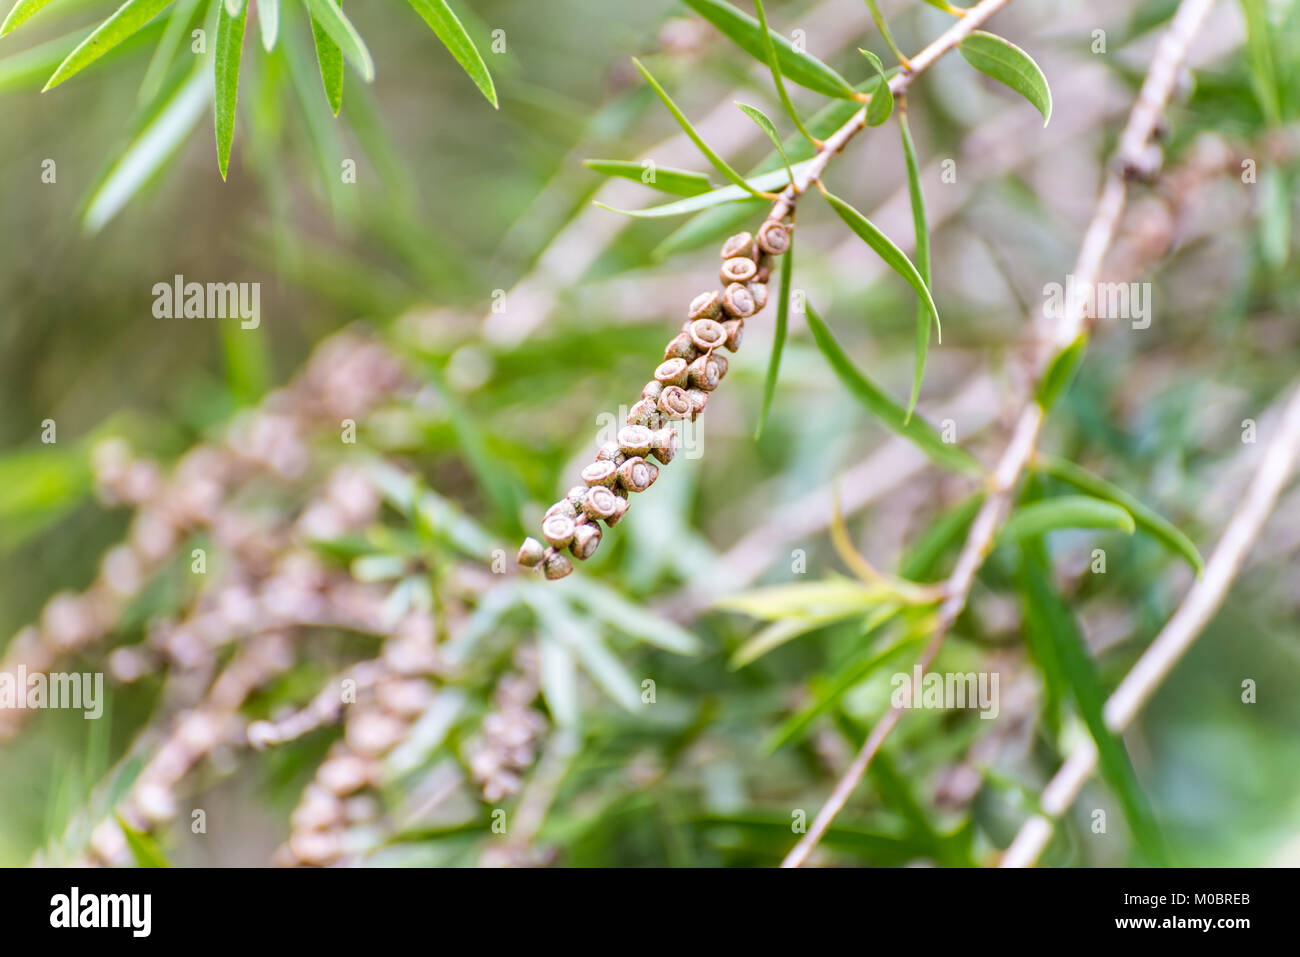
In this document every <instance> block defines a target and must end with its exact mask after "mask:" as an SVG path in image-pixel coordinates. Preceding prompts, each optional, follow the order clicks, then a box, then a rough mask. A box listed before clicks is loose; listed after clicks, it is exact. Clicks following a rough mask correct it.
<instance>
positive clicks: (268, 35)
mask: <svg viewBox="0 0 1300 957" xmlns="http://www.w3.org/2000/svg"><path fill="white" fill-rule="evenodd" d="M257 22H258V26H259V27H260V29H261V32H262V49H263V50H265V51H266V52H267V53H270V52H271V51H272V50H274V49H275V43H276V41H277V40H279V39H280V0H257Z"/></svg>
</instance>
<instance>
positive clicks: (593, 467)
mask: <svg viewBox="0 0 1300 957" xmlns="http://www.w3.org/2000/svg"><path fill="white" fill-rule="evenodd" d="M617 472H618V466H617V465H615V464H614V463H613V462H608V461H600V462H592V463H591V464H590V465H588V466H587V467H586V468H584V469H583V470H582V473H581V478H582V480H583V481H584V482H586V483H587V484H588V485H613V484H614V480H615V479H614V476H615V475H616V473H617Z"/></svg>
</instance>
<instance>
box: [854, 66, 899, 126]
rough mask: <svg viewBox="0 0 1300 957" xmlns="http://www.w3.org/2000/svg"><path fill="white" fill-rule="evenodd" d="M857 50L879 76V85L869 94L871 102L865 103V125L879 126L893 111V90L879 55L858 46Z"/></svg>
mask: <svg viewBox="0 0 1300 957" xmlns="http://www.w3.org/2000/svg"><path fill="white" fill-rule="evenodd" d="M858 52H859V53H861V54H862V55H863V56H864V57H866V58H867V62H868V63H870V64H871V66H872V69H874V70H875V71H876V75H877V76H878V77H880V86H879V87H877V88H876V91H875V92H874V93H872V94H871V102H870V103H868V104H867V125H868V126H880V125H881V124H882V123H884V122H885V121H886V120H888V119H889V117H890V114H891V113H893V112H894V91H893V90H891V89H890V88H889V82H888V78H887V77H886V76H885V66H884V64H883V63H881V62H880V57H878V56H876V55H875V54H874V53H872V52H871V51H870V50H864V49H862V48H861V47H859V48H858Z"/></svg>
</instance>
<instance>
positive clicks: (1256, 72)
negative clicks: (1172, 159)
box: [0, 0, 1282, 125]
mask: <svg viewBox="0 0 1300 957" xmlns="http://www.w3.org/2000/svg"><path fill="white" fill-rule="evenodd" d="M1241 9H1242V13H1243V14H1245V18H1246V54H1247V56H1246V59H1247V61H1248V62H1249V64H1250V82H1251V86H1252V87H1253V88H1254V90H1255V98H1256V99H1257V100H1259V106H1260V109H1261V111H1263V113H1264V119H1266V120H1267V121H1268V122H1269V123H1270V124H1272V125H1276V124H1278V123H1280V122H1281V121H1282V110H1281V106H1280V105H1279V100H1278V83H1277V70H1276V68H1275V67H1274V64H1273V43H1272V37H1273V30H1272V28H1271V27H1270V25H1269V22H1268V3H1267V0H1241ZM2 34H3V31H0V35H2Z"/></svg>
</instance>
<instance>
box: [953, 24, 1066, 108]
mask: <svg viewBox="0 0 1300 957" xmlns="http://www.w3.org/2000/svg"><path fill="white" fill-rule="evenodd" d="M957 49H958V50H959V51H960V52H961V55H962V56H963V57H964V58H965V60H966V62H967V63H969V64H970V65H971V66H973V67H974V68H975V69H977V70H979V71H980V72H981V73H983V74H984V75H985V76H988V77H992V78H993V79H995V80H997V81H998V82H999V83H1005V84H1006V85H1007V86H1009V87H1011V89H1013V90H1015V91H1016V92H1017V93H1019V94H1020V95H1021V96H1023V97H1024V98H1025V99H1026V100H1028V101H1029V102H1030V103H1032V104H1033V105H1034V108H1035V109H1037V110H1038V112H1039V113H1041V114H1042V115H1043V125H1044V126H1046V125H1047V123H1048V121H1049V120H1051V118H1052V91H1051V89H1050V88H1049V87H1048V85H1047V77H1045V76H1043V71H1042V70H1041V69H1039V67H1038V64H1037V63H1035V62H1034V58H1033V57H1031V56H1030V55H1029V54H1028V53H1026V52H1025V51H1024V50H1022V49H1020V47H1018V46H1016V45H1015V44H1014V43H1012V42H1011V41H1010V40H1005V39H1003V38H1002V37H999V36H994V35H993V34H992V33H985V32H984V31H983V30H976V31H975V32H973V33H972V34H970V36H968V37H966V39H964V40H962V41H961V43H960V44H958V46H957Z"/></svg>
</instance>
